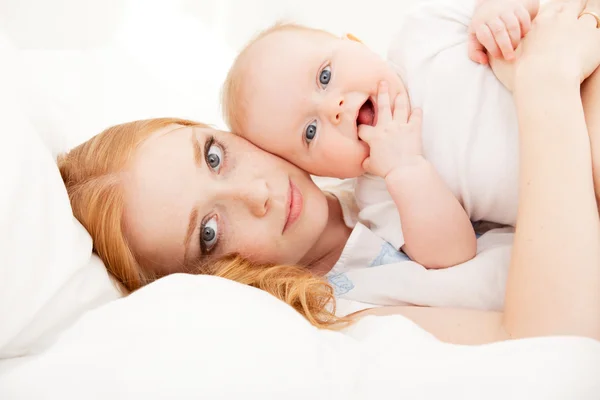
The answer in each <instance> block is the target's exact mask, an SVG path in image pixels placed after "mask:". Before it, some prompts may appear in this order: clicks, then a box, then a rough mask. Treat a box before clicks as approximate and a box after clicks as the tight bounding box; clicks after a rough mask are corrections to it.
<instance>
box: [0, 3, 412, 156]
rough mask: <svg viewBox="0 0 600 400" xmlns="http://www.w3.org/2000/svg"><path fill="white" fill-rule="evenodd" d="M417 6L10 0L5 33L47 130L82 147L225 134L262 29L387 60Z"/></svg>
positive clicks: (26, 97)
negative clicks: (347, 45)
mask: <svg viewBox="0 0 600 400" xmlns="http://www.w3.org/2000/svg"><path fill="white" fill-rule="evenodd" d="M416 1H418V0H367V1H355V0H349V1H348V0H347V1H344V0H322V1H318V0H302V1H294V0H248V1H245V0H229V1H227V0H220V1H216V0H146V1H144V0H0V31H4V33H5V34H6V35H7V36H8V38H9V40H11V41H12V43H13V45H14V46H15V47H17V48H18V49H19V51H20V54H21V56H20V57H21V60H19V61H20V63H21V68H20V70H21V72H22V74H23V77H22V78H23V94H22V96H23V101H24V103H25V104H26V105H31V106H32V107H31V109H35V110H36V111H35V112H32V113H33V114H35V115H31V117H32V118H33V119H34V120H35V121H36V123H37V125H38V126H37V128H38V129H39V130H41V131H42V132H44V133H45V134H71V133H72V132H75V133H76V135H77V138H76V139H74V138H69V139H65V140H66V141H67V142H68V144H69V145H73V144H75V143H76V142H78V141H81V140H82V139H85V138H88V137H90V136H91V135H93V134H95V133H97V132H98V131H99V130H101V129H103V128H105V127H106V126H108V125H111V124H115V123H119V122H124V121H127V120H132V119H138V118H148V117H159V116H177V117H187V118H191V119H195V120H200V121H202V122H206V123H212V124H214V125H217V126H219V127H223V123H222V120H221V115H220V109H219V92H220V87H221V84H222V82H223V79H224V77H225V74H226V72H227V69H228V67H229V65H230V64H231V62H232V60H233V57H234V56H235V54H236V52H237V51H239V50H240V49H241V47H242V46H243V45H244V43H246V42H247V41H248V40H249V39H251V38H252V36H253V35H255V34H256V33H257V32H258V31H260V30H261V29H264V28H266V27H268V26H270V25H271V24H273V23H274V22H276V21H277V20H280V19H284V20H288V21H294V22H298V23H302V24H307V25H311V26H314V27H318V28H323V29H327V30H330V31H332V32H333V33H336V34H340V35H341V34H343V33H346V32H351V33H353V34H354V35H355V36H358V37H359V38H361V39H362V40H363V41H364V42H365V43H366V44H367V45H369V46H370V47H371V48H373V49H374V50H375V51H377V52H378V53H380V54H382V55H385V51H386V48H387V44H388V42H389V40H390V38H391V35H392V33H393V32H394V31H395V29H396V27H397V24H398V20H399V19H400V18H401V16H402V13H403V12H404V11H405V10H406V9H407V8H408V7H409V6H410V5H411V4H413V3H415V2H416ZM40 109H43V110H45V111H44V112H45V114H43V115H42V114H40V111H39V110H40ZM64 145H66V144H64Z"/></svg>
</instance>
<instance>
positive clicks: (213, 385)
mask: <svg viewBox="0 0 600 400" xmlns="http://www.w3.org/2000/svg"><path fill="white" fill-rule="evenodd" d="M2 367H3V365H2V363H0V398H6V399H13V398H23V399H38V400H43V399H55V398H57V397H60V398H64V399H79V398H85V399H90V400H93V399H144V400H152V399H238V398H247V399H262V400H268V399H302V400H306V399H327V400H335V399H343V400H349V399H378V400H381V399H458V398H460V399H477V400H480V399H492V400H493V399H498V400H506V399H517V400H518V399H527V400H530V399H545V400H546V399H567V398H573V399H590V400H592V399H594V400H596V399H597V394H598V393H600V381H599V380H598V376H600V343H598V342H595V341H592V340H588V339H577V338H546V339H531V340H520V341H513V342H505V343H498V344H494V345H487V346H455V345H448V344H443V343H441V342H439V341H437V340H436V339H435V338H433V337H432V336H431V335H430V334H428V333H427V332H425V331H423V330H422V329H420V328H419V327H417V326H416V325H415V324H413V323H412V322H410V321H408V320H407V319H405V318H403V317H400V316H392V317H369V318H365V319H364V320H363V321H361V322H359V323H357V324H356V325H354V326H352V327H351V328H349V329H347V330H346V332H345V334H344V333H340V332H331V331H324V330H318V329H316V328H314V327H312V326H311V325H310V324H309V323H308V322H307V321H306V320H304V319H303V318H302V317H301V316H300V315H298V313H296V311H294V310H293V309H292V308H291V307H289V306H287V305H285V304H284V303H282V302H280V301H278V300H276V299H275V298H274V297H272V296H270V295H269V294H267V293H265V292H262V291H260V290H258V289H254V288H251V287H248V286H244V285H241V284H239V283H236V282H232V281H227V280H225V279H222V278H216V277H210V276H193V275H171V276H168V277H166V278H163V279H161V280H159V281H157V282H154V283H152V284H151V285H148V286H146V287H144V288H142V289H141V290H139V291H137V292H135V293H133V294H132V295H130V296H128V297H126V298H124V299H120V300H117V301H114V302H111V303H109V304H107V305H105V306H102V307H99V308H97V309H95V310H92V311H89V312H88V313H86V314H85V315H84V316H83V317H82V318H81V319H80V320H79V321H77V323H76V324H75V325H74V326H72V327H71V328H69V329H68V330H67V331H66V332H65V333H64V334H63V335H62V336H61V338H60V339H59V341H58V342H57V343H56V344H55V345H54V346H52V347H51V348H50V349H48V350H47V351H46V352H44V353H42V354H41V355H39V356H34V357H30V358H29V359H26V360H21V362H20V363H19V364H13V365H12V368H10V369H9V368H4V369H3V368H2ZM2 369H3V370H2Z"/></svg>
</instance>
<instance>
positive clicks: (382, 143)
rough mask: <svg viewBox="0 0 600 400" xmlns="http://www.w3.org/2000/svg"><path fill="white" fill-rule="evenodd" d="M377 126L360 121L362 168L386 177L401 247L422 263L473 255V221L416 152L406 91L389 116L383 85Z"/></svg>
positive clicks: (414, 120) (416, 115) (414, 121)
mask: <svg viewBox="0 0 600 400" xmlns="http://www.w3.org/2000/svg"><path fill="white" fill-rule="evenodd" d="M377 107H378V116H377V126H375V127H369V126H362V125H361V126H360V129H359V135H360V137H361V139H363V140H364V141H366V142H367V143H368V144H369V146H370V147H371V154H370V156H369V158H367V159H366V160H365V169H366V170H367V171H368V172H370V173H372V174H374V175H377V176H380V177H382V178H384V179H385V182H386V186H387V189H388V191H389V193H390V195H391V197H392V199H393V200H394V203H395V204H396V207H397V208H398V213H399V214H400V219H401V221H402V232H403V235H404V243H405V244H404V246H403V247H402V249H403V250H404V251H405V252H406V253H407V254H408V255H409V256H410V257H411V258H412V259H413V260H414V261H416V262H418V263H419V264H421V265H423V266H425V267H426V268H446V267H450V266H453V265H456V264H460V263H462V262H464V261H467V260H470V259H471V258H473V257H474V256H475V252H476V240H475V233H474V231H473V226H472V225H471V222H470V221H469V217H468V216H467V214H466V212H465V210H464V209H463V208H462V206H461V205H460V203H459V202H458V200H457V199H456V198H455V197H454V195H453V194H452V192H451V191H450V189H449V188H448V187H447V186H446V185H445V184H444V182H443V181H442V179H441V178H440V176H439V175H438V173H437V172H436V170H435V169H434V168H433V166H432V165H431V163H430V162H429V161H427V160H426V159H425V158H424V157H423V155H422V151H421V112H420V110H414V111H413V112H412V114H411V115H410V118H409V106H408V99H407V97H406V93H403V94H401V95H398V97H397V98H396V104H395V109H394V116H393V117H392V113H391V109H390V104H389V94H388V92H387V86H385V85H382V86H381V87H380V90H379V94H378V101H377Z"/></svg>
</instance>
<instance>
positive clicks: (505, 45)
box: [488, 18, 515, 61]
mask: <svg viewBox="0 0 600 400" xmlns="http://www.w3.org/2000/svg"><path fill="white" fill-rule="evenodd" d="M488 26H489V28H490V30H491V31H492V34H493V35H494V39H495V40H496V44H497V45H498V48H499V49H500V52H501V53H502V57H504V59H505V60H507V61H509V60H512V59H513V58H514V57H515V50H514V48H513V46H512V43H511V41H510V37H509V36H508V32H507V31H506V26H505V25H504V22H502V20H501V19H500V18H496V19H493V20H491V21H490V22H488Z"/></svg>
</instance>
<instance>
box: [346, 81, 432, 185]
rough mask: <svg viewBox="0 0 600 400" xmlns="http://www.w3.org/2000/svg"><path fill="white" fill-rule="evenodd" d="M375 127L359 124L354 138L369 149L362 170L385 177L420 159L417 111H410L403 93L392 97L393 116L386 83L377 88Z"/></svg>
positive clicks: (406, 97) (419, 112)
mask: <svg viewBox="0 0 600 400" xmlns="http://www.w3.org/2000/svg"><path fill="white" fill-rule="evenodd" d="M377 109H378V112H377V125H375V126H368V125H360V126H359V130H358V136H359V137H360V138H361V139H362V140H364V141H365V142H367V144H368V145H369V147H370V148H371V153H370V154H369V157H367V159H366V160H365V161H364V162H363V168H364V169H365V171H367V172H368V173H370V174H373V175H377V176H380V177H382V178H385V177H386V176H387V175H388V174H389V173H390V172H391V171H393V170H395V169H397V168H402V167H405V166H409V165H414V164H415V163H416V162H419V161H422V160H423V150H422V143H421V110H419V109H415V110H413V111H412V113H411V111H410V106H409V103H408V95H407V93H406V92H403V93H400V94H398V95H397V96H396V100H395V104H394V115H393V116H392V110H391V107H390V96H389V94H388V87H387V84H386V83H384V82H382V83H381V84H380V85H379V92H378V94H377Z"/></svg>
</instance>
